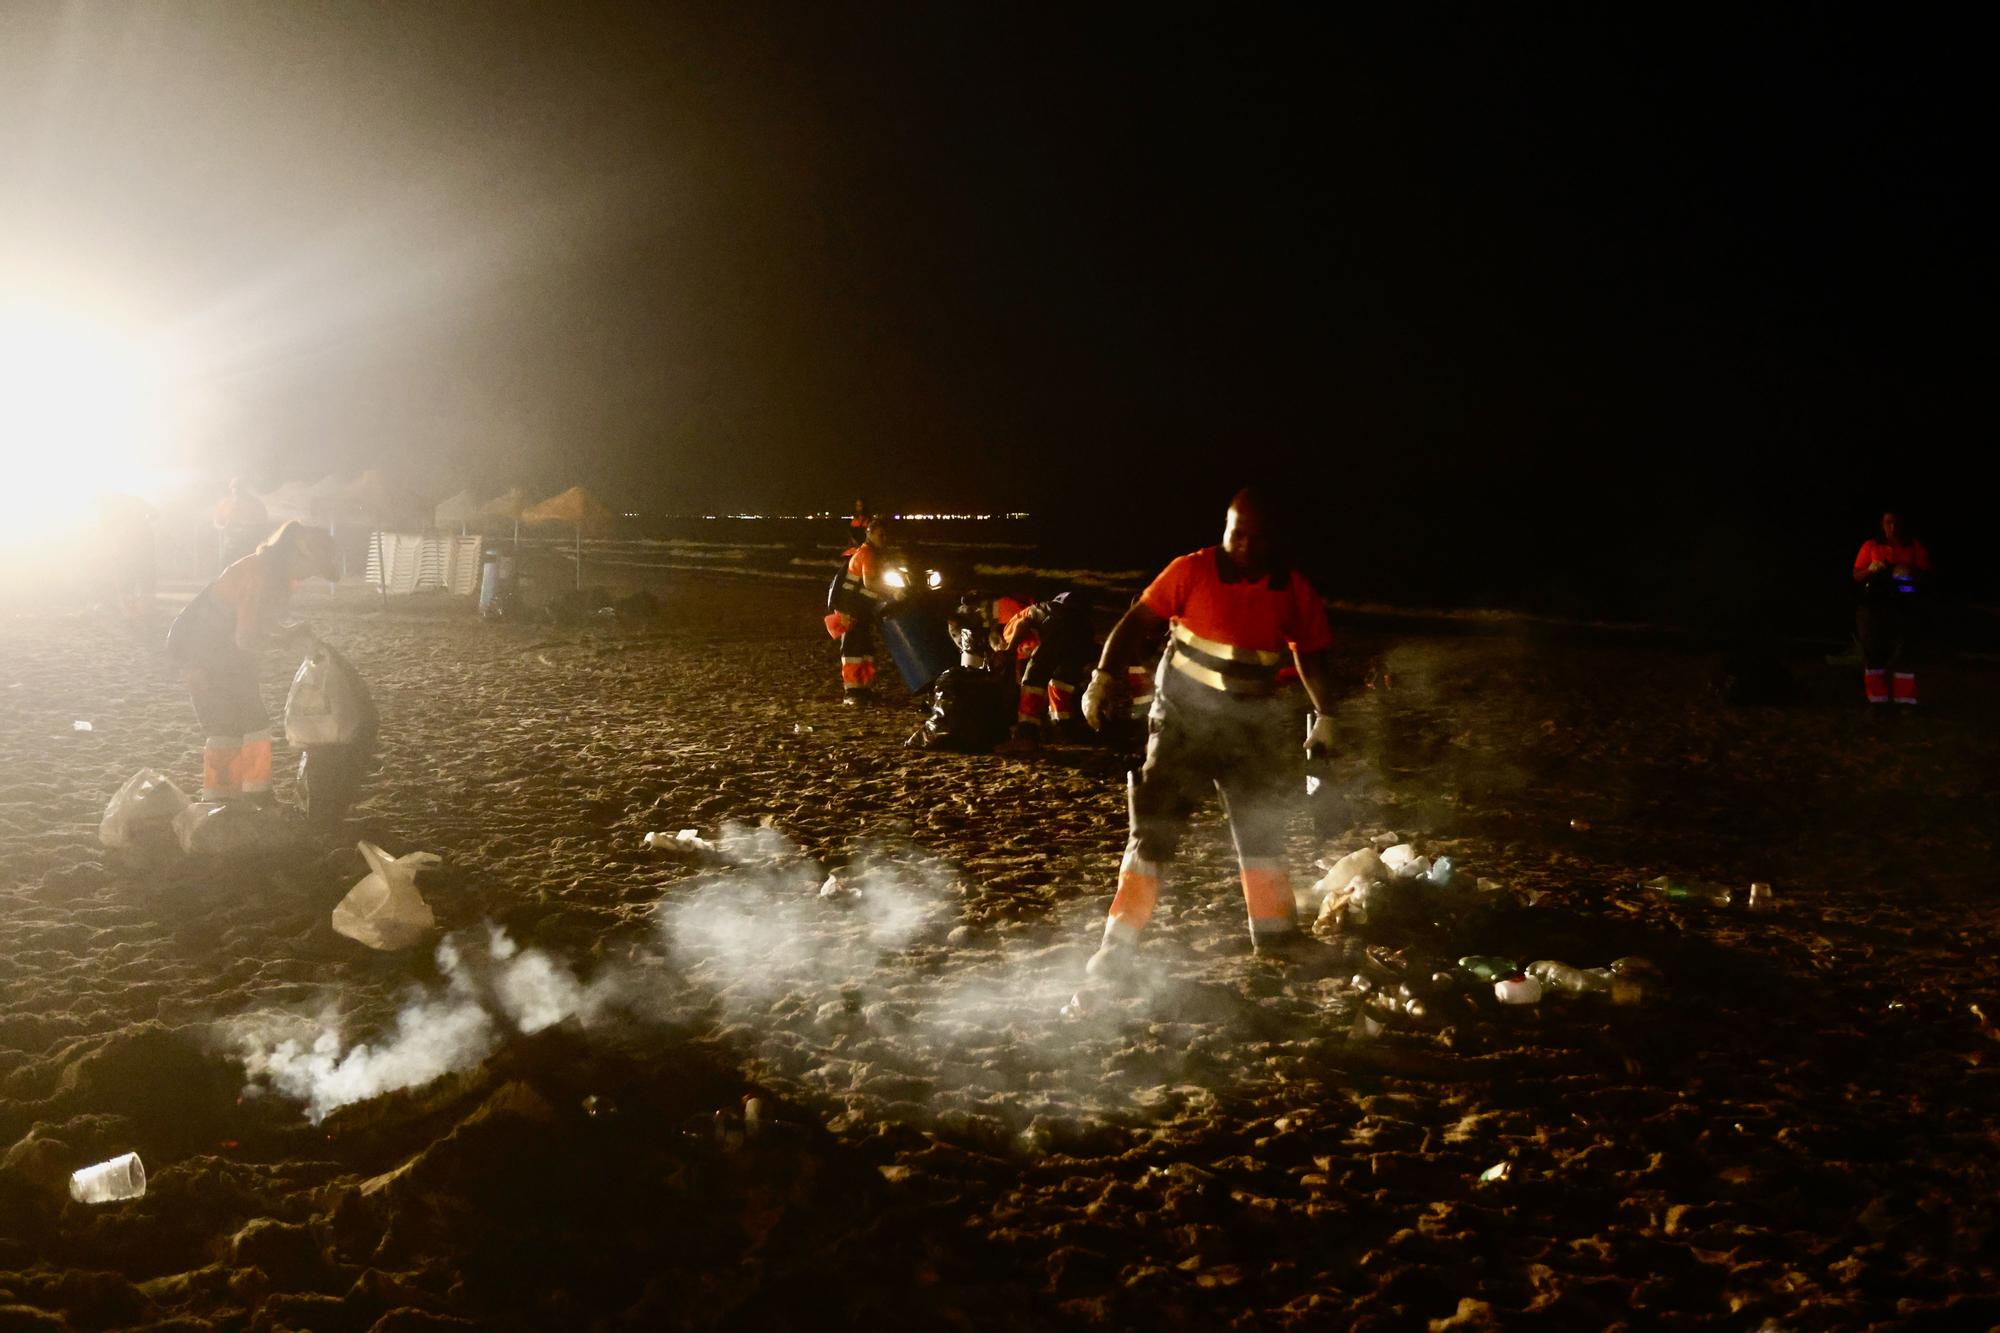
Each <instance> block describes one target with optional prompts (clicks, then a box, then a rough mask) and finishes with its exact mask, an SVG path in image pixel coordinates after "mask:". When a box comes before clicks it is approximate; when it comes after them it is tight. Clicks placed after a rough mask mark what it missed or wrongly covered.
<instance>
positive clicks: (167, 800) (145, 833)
mask: <svg viewBox="0 0 2000 1333" xmlns="http://www.w3.org/2000/svg"><path fill="white" fill-rule="evenodd" d="M187 807H188V798H187V793H186V792H184V791H182V790H181V789H180V788H179V787H177V786H175V785H174V781H173V779H172V778H169V777H167V776H165V775H164V774H162V773H160V772H159V771H157V770H155V769H151V768H142V769H140V770H139V771H138V772H137V773H134V774H133V775H132V776H131V777H129V778H127V779H125V785H124V786H122V787H120V788H119V789H118V794H117V795H115V796H113V797H112V798H111V804H110V805H107V806H106V807H104V818H103V820H102V821H101V822H100V823H99V824H98V826H97V838H98V841H100V842H102V843H103V844H104V845H105V846H106V847H130V846H132V845H133V844H134V843H135V842H145V841H150V840H154V839H157V840H160V841H167V840H170V839H171V838H172V837H173V827H174V816H176V815H178V814H180V812H181V811H183V810H185V809H187Z"/></svg>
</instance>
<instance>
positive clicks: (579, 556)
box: [576, 519, 583, 592]
mask: <svg viewBox="0 0 2000 1333" xmlns="http://www.w3.org/2000/svg"><path fill="white" fill-rule="evenodd" d="M576 590H577V591H578V592H582V591H583V521H582V520H581V519H579V520H578V521H577V525H576Z"/></svg>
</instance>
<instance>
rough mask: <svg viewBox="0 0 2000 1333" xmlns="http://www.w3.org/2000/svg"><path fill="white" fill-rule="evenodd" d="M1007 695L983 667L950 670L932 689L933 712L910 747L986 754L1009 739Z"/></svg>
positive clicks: (926, 716)
mask: <svg viewBox="0 0 2000 1333" xmlns="http://www.w3.org/2000/svg"><path fill="white" fill-rule="evenodd" d="M1008 723H1009V718H1008V708H1007V695H1006V690H1005V688H1004V687H1003V685H1002V683H1001V680H1000V678H999V677H998V676H996V675H994V674H993V673H992V672H990V671H987V670H984V669H982V668H980V667H964V666H955V667H948V668H946V669H945V670H944V672H943V673H942V674H940V675H939V676H938V678H937V683H936V684H934V685H933V686H931V699H930V711H929V712H928V713H926V714H925V716H924V721H923V725H921V726H919V727H918V728H917V729H916V731H915V732H914V733H912V734H911V736H910V739H909V742H908V743H909V744H910V745H913V746H919V747H921V748H923V749H926V750H955V751H957V752H958V753H960V754H984V753H986V752H987V751H989V750H991V749H992V748H993V747H994V746H996V745H998V744H999V743H1000V742H1001V741H1003V740H1005V739H1006V737H1007V727H1008Z"/></svg>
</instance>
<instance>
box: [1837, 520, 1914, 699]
mask: <svg viewBox="0 0 2000 1333" xmlns="http://www.w3.org/2000/svg"><path fill="white" fill-rule="evenodd" d="M1930 574H1931V553H1930V552H1929V551H1926V550H1925V549H1924V544H1923V543H1922V542H1920V541H1918V540H1917V539H1916V538H1914V537H1912V536H1910V535H1909V534H1908V533H1907V532H1906V531H1905V529H1904V526H1903V516H1902V515H1901V514H1898V513H1896V512H1895V511H1894V510H1891V511H1890V512H1888V513H1886V514H1884V515H1882V535H1881V536H1880V537H1872V538H1870V539H1869V540H1867V541H1865V542H1863V543H1861V550H1860V552H1859V553H1858V554H1856V555H1855V557H1854V585H1855V588H1856V589H1857V590H1858V591H1859V593H1860V595H1861V605H1860V607H1859V608H1858V609H1857V610H1856V612H1855V629H1856V631H1857V632H1858V636H1859V638H1860V640H1861V666H1862V673H1861V681H1862V687H1863V689H1864V690H1865V691H1866V693H1867V696H1868V702H1869V703H1871V704H1885V703H1888V702H1889V700H1890V699H1891V698H1894V699H1895V701H1896V702H1897V703H1899V704H1909V705H1912V706H1914V705H1915V704H1916V702H1917V670H1916V647H1917V643H1916V640H1917V629H1918V620H1919V618H1920V616H1921V614H1922V610H1923V589H1924V585H1925V584H1926V583H1928V582H1929V581H1930ZM1892 668H1893V670H1894V673H1895V680H1894V690H1893V692H1892V690H1891V688H1890V687H1891V682H1890V671H1891V669H1892Z"/></svg>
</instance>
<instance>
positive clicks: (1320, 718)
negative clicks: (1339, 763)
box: [1306, 713, 1333, 759]
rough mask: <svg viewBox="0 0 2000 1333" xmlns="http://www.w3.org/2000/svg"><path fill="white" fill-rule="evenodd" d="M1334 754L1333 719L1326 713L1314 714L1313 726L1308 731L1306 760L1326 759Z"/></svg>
mask: <svg viewBox="0 0 2000 1333" xmlns="http://www.w3.org/2000/svg"><path fill="white" fill-rule="evenodd" d="M1332 753H1333V719H1332V718H1330V717H1328V716H1327V715H1326V714H1325V713H1314V714H1313V715H1312V725H1311V726H1310V727H1308V728H1307V729H1306V758H1308V759H1324V758H1326V757H1327V756H1328V755H1331V754H1332Z"/></svg>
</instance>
